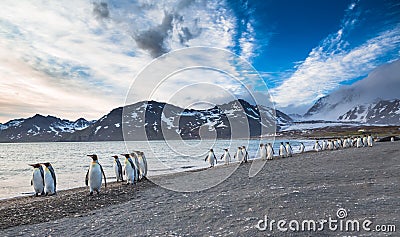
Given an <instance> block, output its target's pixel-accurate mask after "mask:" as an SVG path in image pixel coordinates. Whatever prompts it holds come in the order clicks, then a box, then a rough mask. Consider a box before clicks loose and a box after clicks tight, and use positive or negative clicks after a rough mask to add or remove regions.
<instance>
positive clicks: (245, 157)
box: [242, 146, 249, 163]
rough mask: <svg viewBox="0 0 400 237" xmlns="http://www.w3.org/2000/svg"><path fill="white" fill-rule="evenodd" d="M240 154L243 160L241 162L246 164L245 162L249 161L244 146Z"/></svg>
mask: <svg viewBox="0 0 400 237" xmlns="http://www.w3.org/2000/svg"><path fill="white" fill-rule="evenodd" d="M242 153H243V160H242V162H244V163H247V161H248V160H249V153H248V152H247V150H246V147H245V146H242Z"/></svg>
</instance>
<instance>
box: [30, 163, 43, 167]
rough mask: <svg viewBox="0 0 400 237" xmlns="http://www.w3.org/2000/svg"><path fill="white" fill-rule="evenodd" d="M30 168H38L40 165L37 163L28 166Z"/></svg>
mask: <svg viewBox="0 0 400 237" xmlns="http://www.w3.org/2000/svg"><path fill="white" fill-rule="evenodd" d="M29 165H30V166H32V167H33V168H39V167H40V164H39V163H38V164H29Z"/></svg>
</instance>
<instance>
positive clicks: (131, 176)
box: [125, 163, 135, 184]
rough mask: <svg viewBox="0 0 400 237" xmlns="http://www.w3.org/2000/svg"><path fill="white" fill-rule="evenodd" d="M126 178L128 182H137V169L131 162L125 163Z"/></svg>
mask: <svg viewBox="0 0 400 237" xmlns="http://www.w3.org/2000/svg"><path fill="white" fill-rule="evenodd" d="M125 178H126V182H127V183H131V184H133V183H134V182H135V170H134V169H133V168H132V166H131V165H130V163H127V164H125Z"/></svg>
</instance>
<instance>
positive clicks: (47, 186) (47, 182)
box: [44, 171, 55, 194]
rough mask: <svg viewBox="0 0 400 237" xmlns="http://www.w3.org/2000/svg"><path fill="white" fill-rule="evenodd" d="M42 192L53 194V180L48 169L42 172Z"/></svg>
mask: <svg viewBox="0 0 400 237" xmlns="http://www.w3.org/2000/svg"><path fill="white" fill-rule="evenodd" d="M44 192H45V193H47V194H54V193H55V190H54V180H53V177H52V176H51V173H50V171H47V172H44Z"/></svg>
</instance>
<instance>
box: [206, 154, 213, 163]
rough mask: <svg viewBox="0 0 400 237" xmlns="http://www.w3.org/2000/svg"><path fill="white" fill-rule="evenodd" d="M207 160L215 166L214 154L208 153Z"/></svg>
mask: <svg viewBox="0 0 400 237" xmlns="http://www.w3.org/2000/svg"><path fill="white" fill-rule="evenodd" d="M207 160H208V163H209V164H210V165H211V166H214V156H213V155H212V154H211V153H210V154H208V158H207Z"/></svg>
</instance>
